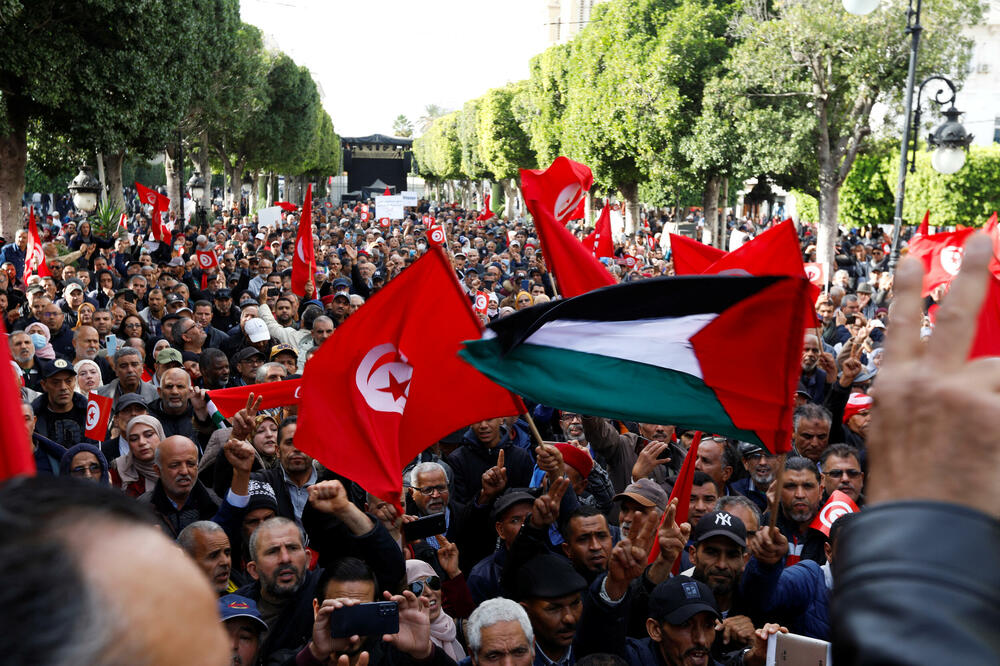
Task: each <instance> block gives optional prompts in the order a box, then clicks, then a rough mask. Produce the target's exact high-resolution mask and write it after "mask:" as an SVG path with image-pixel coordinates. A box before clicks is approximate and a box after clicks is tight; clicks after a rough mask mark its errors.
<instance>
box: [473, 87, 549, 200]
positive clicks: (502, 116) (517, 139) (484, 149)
mask: <svg viewBox="0 0 1000 666" xmlns="http://www.w3.org/2000/svg"><path fill="white" fill-rule="evenodd" d="M526 87H527V86H526V83H525V82H520V83H516V84H510V85H507V86H505V87H503V88H494V89H492V90H490V91H489V92H487V93H486V94H485V95H484V96H483V97H482V98H481V102H480V106H479V114H478V115H477V117H476V138H477V139H478V141H479V154H480V156H481V157H482V160H483V164H484V166H485V167H486V169H487V170H488V171H489V172H490V173H491V174H493V177H494V178H495V179H496V180H497V181H498V183H499V185H500V187H501V188H502V189H503V195H504V202H505V207H504V214H505V215H507V217H508V218H510V217H511V216H512V215H513V212H514V209H513V202H514V199H515V198H516V197H517V182H518V179H519V177H520V169H522V168H533V167H534V166H535V154H534V151H532V150H531V141H530V140H529V139H528V135H527V134H526V133H525V132H524V130H523V129H522V127H521V125H520V124H519V123H518V121H517V118H516V117H515V115H514V111H513V108H512V104H513V101H514V99H515V97H516V96H517V95H518V93H519V92H520V91H522V90H523V89H524V88H526Z"/></svg>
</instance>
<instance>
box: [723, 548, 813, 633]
mask: <svg viewBox="0 0 1000 666" xmlns="http://www.w3.org/2000/svg"><path fill="white" fill-rule="evenodd" d="M740 590H741V596H742V597H743V599H745V600H746V601H747V603H751V604H754V605H755V606H756V608H755V610H756V611H757V612H759V613H761V614H763V615H765V616H770V617H774V616H775V615H776V614H777V618H776V620H775V621H780V622H781V624H783V625H785V626H786V627H788V630H789V631H791V632H792V633H793V634H802V635H803V636H810V637H812V638H818V639H820V640H824V641H828V640H830V590H829V589H828V588H827V586H826V576H825V574H824V572H823V567H821V566H820V565H819V564H817V563H816V562H813V561H812V560H801V561H800V562H798V563H797V564H795V565H794V566H790V567H785V566H784V565H783V563H782V562H779V563H778V564H775V565H773V566H772V565H767V564H763V563H762V562H759V561H758V560H757V558H756V557H751V558H750V561H749V562H747V566H746V568H745V569H744V570H743V580H742V582H741V583H740Z"/></svg>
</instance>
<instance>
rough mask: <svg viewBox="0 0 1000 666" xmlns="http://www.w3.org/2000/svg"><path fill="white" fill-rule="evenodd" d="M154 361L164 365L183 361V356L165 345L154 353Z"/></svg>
mask: <svg viewBox="0 0 1000 666" xmlns="http://www.w3.org/2000/svg"><path fill="white" fill-rule="evenodd" d="M156 362H157V363H159V364H160V365H166V364H167V363H183V362H184V357H183V356H181V353H180V352H179V351H178V350H176V349H174V348H173V347H167V348H166V349H161V350H160V351H159V353H158V354H157V355H156Z"/></svg>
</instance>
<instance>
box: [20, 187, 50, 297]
mask: <svg viewBox="0 0 1000 666" xmlns="http://www.w3.org/2000/svg"><path fill="white" fill-rule="evenodd" d="M27 249H28V251H27V252H25V253H24V257H25V258H24V283H25V284H28V278H30V277H31V276H32V275H35V274H38V275H41V276H42V277H46V276H49V275H52V271H50V270H49V267H48V266H47V265H46V264H45V255H44V254H43V253H42V239H41V237H40V236H39V235H38V225H37V224H35V207H34V206H31V207H29V208H28V248H27Z"/></svg>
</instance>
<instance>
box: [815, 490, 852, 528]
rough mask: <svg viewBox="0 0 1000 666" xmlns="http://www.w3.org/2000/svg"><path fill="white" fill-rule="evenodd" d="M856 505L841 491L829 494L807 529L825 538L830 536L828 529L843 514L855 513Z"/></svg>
mask: <svg viewBox="0 0 1000 666" xmlns="http://www.w3.org/2000/svg"><path fill="white" fill-rule="evenodd" d="M857 512H858V505H857V504H855V503H854V500H852V499H851V497H850V496H849V495H848V494H847V493H845V492H844V491H842V490H834V491H833V492H832V493H830V499H828V500H827V501H826V504H824V505H823V507H822V508H821V509H820V510H819V512H818V513H817V514H816V517H815V518H813V521H812V523H810V524H809V527H810V528H811V529H814V530H819V531H820V532H822V533H823V534H825V535H826V536H827V537H829V536H830V528H831V527H833V522H834V521H835V520H837V518H840V517H841V516H843V515H844V514H845V513H857Z"/></svg>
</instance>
